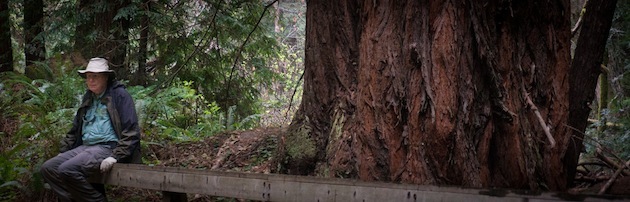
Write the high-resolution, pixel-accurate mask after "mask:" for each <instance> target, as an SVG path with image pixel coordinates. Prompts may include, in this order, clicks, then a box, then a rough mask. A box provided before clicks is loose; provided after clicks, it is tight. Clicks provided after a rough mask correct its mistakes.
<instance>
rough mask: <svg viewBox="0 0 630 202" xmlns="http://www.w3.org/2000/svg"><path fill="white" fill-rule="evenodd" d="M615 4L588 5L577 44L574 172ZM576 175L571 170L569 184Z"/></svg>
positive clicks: (570, 153) (570, 158) (570, 157)
mask: <svg viewBox="0 0 630 202" xmlns="http://www.w3.org/2000/svg"><path fill="white" fill-rule="evenodd" d="M616 5H617V1H616V0H612V1H608V0H606V1H602V0H589V1H588V2H587V3H586V6H585V10H586V13H585V14H584V17H583V18H584V19H583V21H584V22H583V25H582V28H581V31H580V35H579V38H578V41H577V47H576V49H575V55H574V57H573V58H574V59H573V62H572V64H571V69H570V71H569V85H570V88H569V89H570V90H569V97H570V98H571V100H570V102H569V119H568V125H569V126H571V127H572V130H571V131H570V132H571V133H572V136H570V137H571V138H570V139H569V140H570V141H569V144H568V145H567V146H568V149H567V151H566V155H567V158H564V161H565V165H566V166H568V167H569V168H575V167H576V166H577V163H578V159H579V154H580V152H581V151H582V150H583V139H584V131H585V129H586V126H587V125H588V122H587V119H588V116H589V114H590V112H591V103H592V101H593V99H594V98H595V87H596V86H597V79H598V77H599V75H600V73H601V72H602V71H601V67H602V61H603V59H604V58H603V55H604V53H605V48H606V41H607V39H608V34H609V30H610V27H611V24H612V19H613V14H614V11H615V7H616ZM574 175H575V169H570V170H569V173H568V175H567V177H568V178H567V180H571V179H572V178H573V176H574Z"/></svg>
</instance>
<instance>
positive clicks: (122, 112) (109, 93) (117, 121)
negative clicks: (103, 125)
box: [61, 81, 142, 163]
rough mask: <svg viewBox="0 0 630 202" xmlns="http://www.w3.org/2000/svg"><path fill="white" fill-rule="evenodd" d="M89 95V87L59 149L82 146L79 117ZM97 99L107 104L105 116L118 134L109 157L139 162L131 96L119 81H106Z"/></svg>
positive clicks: (81, 120)
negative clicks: (116, 142) (104, 88)
mask: <svg viewBox="0 0 630 202" xmlns="http://www.w3.org/2000/svg"><path fill="white" fill-rule="evenodd" d="M93 97H94V96H92V92H90V91H89V90H88V91H87V92H86V93H85V94H84V95H83V99H82V102H81V103H82V104H81V106H80V107H79V110H78V111H77V114H76V115H75V117H74V122H73V123H72V129H70V131H69V132H68V133H67V134H66V136H65V138H63V140H62V141H61V145H62V146H61V152H65V151H68V150H71V149H73V148H76V147H78V146H80V145H83V140H82V138H81V137H82V135H83V132H82V126H83V116H85V113H86V111H87V109H89V107H90V105H91V103H92V99H93ZM101 102H102V103H103V104H105V105H106V106H107V112H108V114H109V118H110V119H111V121H112V125H113V127H114V131H115V132H116V135H117V137H118V144H117V146H116V147H115V148H114V150H113V154H112V157H114V158H116V160H117V161H118V162H120V163H141V162H142V158H141V155H140V126H139V125H138V115H137V114H136V108H135V105H134V103H133V99H132V98H131V95H129V92H127V90H126V89H125V86H124V85H123V84H121V83H119V82H117V81H112V82H109V83H108V85H107V90H105V94H104V95H103V97H102V98H101Z"/></svg>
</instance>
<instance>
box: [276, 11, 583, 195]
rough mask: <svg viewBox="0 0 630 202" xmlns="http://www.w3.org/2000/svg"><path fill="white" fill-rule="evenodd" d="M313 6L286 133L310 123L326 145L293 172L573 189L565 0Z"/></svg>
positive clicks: (292, 161)
mask: <svg viewBox="0 0 630 202" xmlns="http://www.w3.org/2000/svg"><path fill="white" fill-rule="evenodd" d="M307 4H308V5H307V28H306V29H307V31H306V32H307V33H306V35H307V36H306V37H307V39H306V61H305V64H306V67H305V73H304V95H303V99H302V103H301V107H300V110H299V111H298V113H297V114H296V116H295V118H294V120H293V122H292V124H291V126H290V128H289V132H288V134H287V138H288V137H290V136H292V135H294V134H296V132H295V131H298V130H303V129H304V128H306V129H307V130H308V132H309V138H310V139H308V140H306V141H307V142H309V141H310V142H312V143H314V145H315V147H316V151H317V152H316V153H315V155H313V156H307V157H300V158H295V157H291V156H290V155H289V157H287V160H286V161H285V167H286V169H287V170H286V171H285V172H288V173H292V174H312V173H318V174H322V175H327V176H331V177H353V178H360V179H363V180H378V181H393V182H404V183H415V184H441V185H462V186H469V187H488V186H497V187H510V188H526V189H541V188H543V189H546V188H548V189H553V190H561V189H565V188H566V186H567V181H566V179H567V173H568V172H567V170H568V169H569V168H567V167H565V166H564V164H563V158H564V156H565V152H566V149H567V143H568V141H569V139H568V138H567V137H568V136H569V135H570V134H571V133H570V131H569V130H568V128H567V127H565V124H566V121H567V119H568V111H567V110H568V107H569V106H568V97H567V95H568V90H569V86H568V78H567V76H568V75H567V71H568V69H569V65H570V61H569V59H570V50H569V48H570V47H569V37H570V24H569V2H568V1H567V0H560V1H533V2H514V1H489V2H487V3H485V2H484V3H481V2H477V1H472V0H471V1H463V2H452V1H429V0H424V1H400V0H386V1H324V0H309V1H308V2H307ZM528 96H529V97H530V98H531V99H532V101H533V103H534V104H535V105H536V107H537V108H538V110H539V112H540V113H541V115H542V117H543V119H544V122H545V125H546V126H543V125H542V124H540V123H539V120H538V118H537V116H536V114H535V113H534V111H533V110H532V109H531V108H530V107H529V106H528V105H527V97H528ZM543 127H549V128H550V130H551V134H552V136H553V138H554V139H555V140H556V142H557V143H556V145H555V146H554V147H553V148H552V147H551V146H550V144H549V141H548V139H547V137H546V136H545V133H544V128H543ZM286 147H292V146H291V145H289V143H287V145H286ZM287 150H291V148H288V149H287ZM300 168H301V169H304V168H310V170H308V171H306V172H304V171H297V170H299V169H300Z"/></svg>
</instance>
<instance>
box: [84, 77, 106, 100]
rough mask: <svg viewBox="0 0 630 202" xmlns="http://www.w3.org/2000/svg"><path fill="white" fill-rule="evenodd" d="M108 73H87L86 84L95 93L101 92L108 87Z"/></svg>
mask: <svg viewBox="0 0 630 202" xmlns="http://www.w3.org/2000/svg"><path fill="white" fill-rule="evenodd" d="M107 77H108V76H107V74H105V73H92V72H86V73H85V84H86V85H87V88H88V90H90V91H92V92H93V93H94V94H97V95H99V94H101V93H103V92H104V91H105V88H107Z"/></svg>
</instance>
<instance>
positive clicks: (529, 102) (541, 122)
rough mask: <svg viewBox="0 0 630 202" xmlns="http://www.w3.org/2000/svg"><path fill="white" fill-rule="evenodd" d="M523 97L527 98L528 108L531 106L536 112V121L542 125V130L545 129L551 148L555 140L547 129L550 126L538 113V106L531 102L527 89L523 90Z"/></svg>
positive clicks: (554, 144)
mask: <svg viewBox="0 0 630 202" xmlns="http://www.w3.org/2000/svg"><path fill="white" fill-rule="evenodd" d="M523 91H525V89H523ZM525 99H526V100H527V104H528V105H529V108H531V109H532V110H533V111H534V114H536V117H537V118H538V122H539V123H540V126H542V128H543V130H544V131H545V135H547V139H549V144H550V147H551V148H553V147H554V146H556V140H555V139H553V136H552V135H551V131H550V130H549V128H550V127H549V126H548V125H547V123H546V122H545V119H543V117H542V115H540V111H538V107H536V105H534V102H532V98H530V97H529V93H528V92H527V91H525Z"/></svg>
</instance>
